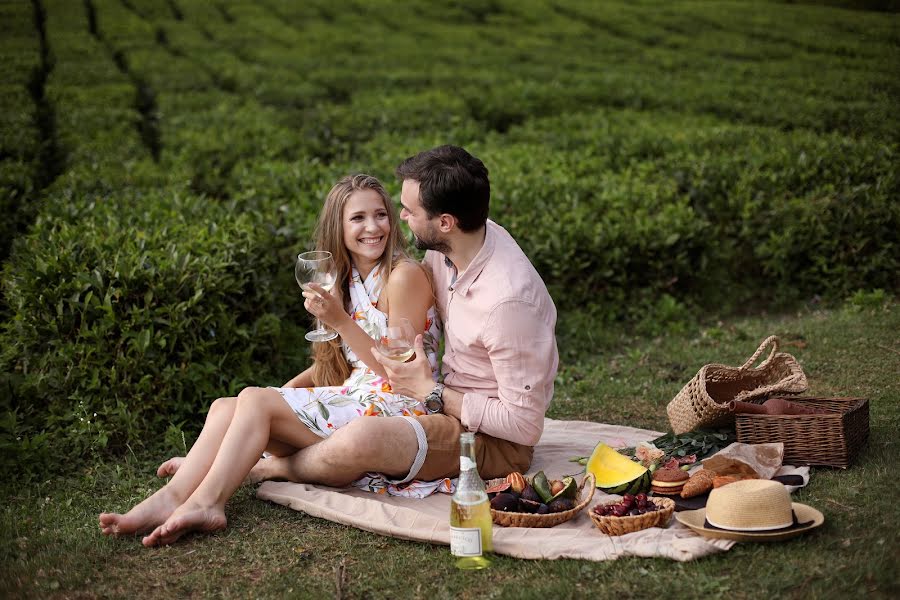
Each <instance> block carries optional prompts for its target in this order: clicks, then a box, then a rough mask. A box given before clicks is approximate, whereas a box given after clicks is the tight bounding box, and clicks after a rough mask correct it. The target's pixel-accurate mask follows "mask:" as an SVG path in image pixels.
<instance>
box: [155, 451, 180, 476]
mask: <svg viewBox="0 0 900 600" xmlns="http://www.w3.org/2000/svg"><path fill="white" fill-rule="evenodd" d="M183 462H184V457H183V456H173V457H172V458H170V459H169V460H167V461H166V462H164V463H163V464H161V465H159V468H158V469H157V470H156V476H157V477H171V476H172V475H174V474H175V473H176V472H177V471H178V469H179V468H181V463H183Z"/></svg>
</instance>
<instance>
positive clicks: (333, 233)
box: [313, 173, 410, 387]
mask: <svg viewBox="0 0 900 600" xmlns="http://www.w3.org/2000/svg"><path fill="white" fill-rule="evenodd" d="M364 190H372V191H374V192H376V193H377V194H378V195H379V196H381V200H382V201H383V202H384V208H385V210H387V214H388V223H389V224H390V233H389V234H388V236H387V244H386V245H385V247H384V254H382V256H381V263H380V264H381V276H382V280H383V282H384V284H385V285H387V280H388V277H389V275H390V272H391V271H392V270H393V268H394V266H395V265H396V264H397V263H399V262H400V261H402V260H410V258H409V254H408V252H407V250H406V242H405V240H404V238H403V236H402V235H401V233H400V227H399V223H398V220H399V219H398V217H397V211H396V209H395V208H394V204H393V202H392V201H391V197H390V195H389V194H388V193H387V191H386V190H385V189H384V186H383V185H382V184H381V182H380V181H378V179H377V178H375V177H372V176H371V175H365V174H362V173H359V174H356V175H348V176H346V177H344V178H342V179H341V180H340V181H338V182H337V183H336V184H334V187H332V188H331V191H330V192H328V196H327V197H326V198H325V205H324V206H323V207H322V212H321V214H320V215H319V222H318V224H317V225H316V250H327V251H328V252H331V255H332V256H333V257H334V266H335V274H336V275H337V278H336V279H335V281H336V282H337V283H338V284H339V285H338V286H336V287H335V288H334V289H333V290H332V293H337V294H339V297H340V298H341V301H342V302H343V303H344V304H345V305H346V303H347V299H348V298H349V297H350V281H351V278H352V260H351V258H350V252H349V251H348V250H347V245H346V244H345V243H344V206H345V205H346V204H347V200H349V199H350V196H352V195H353V194H354V192H359V191H364ZM314 358H315V364H314V365H313V367H314V368H313V385H315V386H317V387H319V386H329V385H340V384H342V383H343V382H344V380H345V379H347V377H348V376H349V375H350V365H349V364H347V360H346V359H345V358H344V353H343V352H342V350H341V341H340V338H336V339H334V340H331V341H330V342H320V343H317V344H315V345H314Z"/></svg>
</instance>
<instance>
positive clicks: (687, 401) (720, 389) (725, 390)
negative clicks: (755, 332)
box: [666, 335, 807, 434]
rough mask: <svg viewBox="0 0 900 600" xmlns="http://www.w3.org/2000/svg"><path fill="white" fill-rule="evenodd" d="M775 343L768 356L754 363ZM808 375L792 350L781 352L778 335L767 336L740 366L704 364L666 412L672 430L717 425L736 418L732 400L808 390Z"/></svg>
mask: <svg viewBox="0 0 900 600" xmlns="http://www.w3.org/2000/svg"><path fill="white" fill-rule="evenodd" d="M769 346H771V348H772V349H771V351H770V352H769V356H768V358H766V359H765V360H764V361H763V362H762V363H761V364H760V365H759V366H758V367H754V366H753V364H754V363H755V362H756V360H757V359H758V358H759V357H760V356H762V354H763V352H764V351H765V349H766V348H767V347H769ZM806 388H807V382H806V375H805V374H804V373H803V369H802V368H801V367H800V363H798V362H797V359H795V358H794V357H793V356H791V355H790V354H786V353H783V352H778V338H777V337H776V336H774V335H773V336H769V337H767V338H766V339H765V340H764V341H763V343H762V344H760V345H759V348H757V349H756V352H754V353H753V356H751V357H750V358H749V359H748V360H747V362H745V363H744V364H743V365H741V366H740V367H728V366H726V365H720V364H709V365H704V366H703V367H702V368H701V369H700V371H699V372H698V373H697V374H696V375H694V377H693V378H692V379H691V380H690V381H689V382H688V383H687V384H686V385H685V386H684V387H683V388H681V391H680V392H678V394H677V395H676V396H675V398H673V399H672V401H671V402H669V405H668V406H667V407H666V412H667V413H668V415H669V422H670V423H671V424H672V431H674V432H675V433H676V434H678V433H685V432H687V431H691V430H693V429H697V428H699V427H716V426H721V425H727V424H729V423H732V422H733V421H734V413H732V412H731V411H730V410H729V408H728V403H729V402H731V401H732V400H737V401H742V402H756V403H759V402H764V401H765V400H766V399H767V398H769V397H770V396H772V395H774V394H779V395H781V394H798V393H801V392H804V391H806Z"/></svg>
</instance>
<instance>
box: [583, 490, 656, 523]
mask: <svg viewBox="0 0 900 600" xmlns="http://www.w3.org/2000/svg"><path fill="white" fill-rule="evenodd" d="M655 510H659V507H658V506H657V505H656V504H654V503H653V500H650V499H649V498H647V494H644V493H641V494H638V495H637V496H632V495H631V494H625V495H624V496H622V499H621V500H620V501H618V502H616V503H615V504H598V505H597V506H595V507H594V514H596V515H597V516H600V517H626V516H634V515H642V514H644V513H648V512H653V511H655Z"/></svg>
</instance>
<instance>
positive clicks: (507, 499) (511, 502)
mask: <svg viewBox="0 0 900 600" xmlns="http://www.w3.org/2000/svg"><path fill="white" fill-rule="evenodd" d="M491 508H493V509H494V510H499V511H501V512H517V511H518V509H519V498H518V497H517V496H513V495H512V494H509V493H507V492H500V493H499V494H497V495H496V496H494V499H493V500H491Z"/></svg>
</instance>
